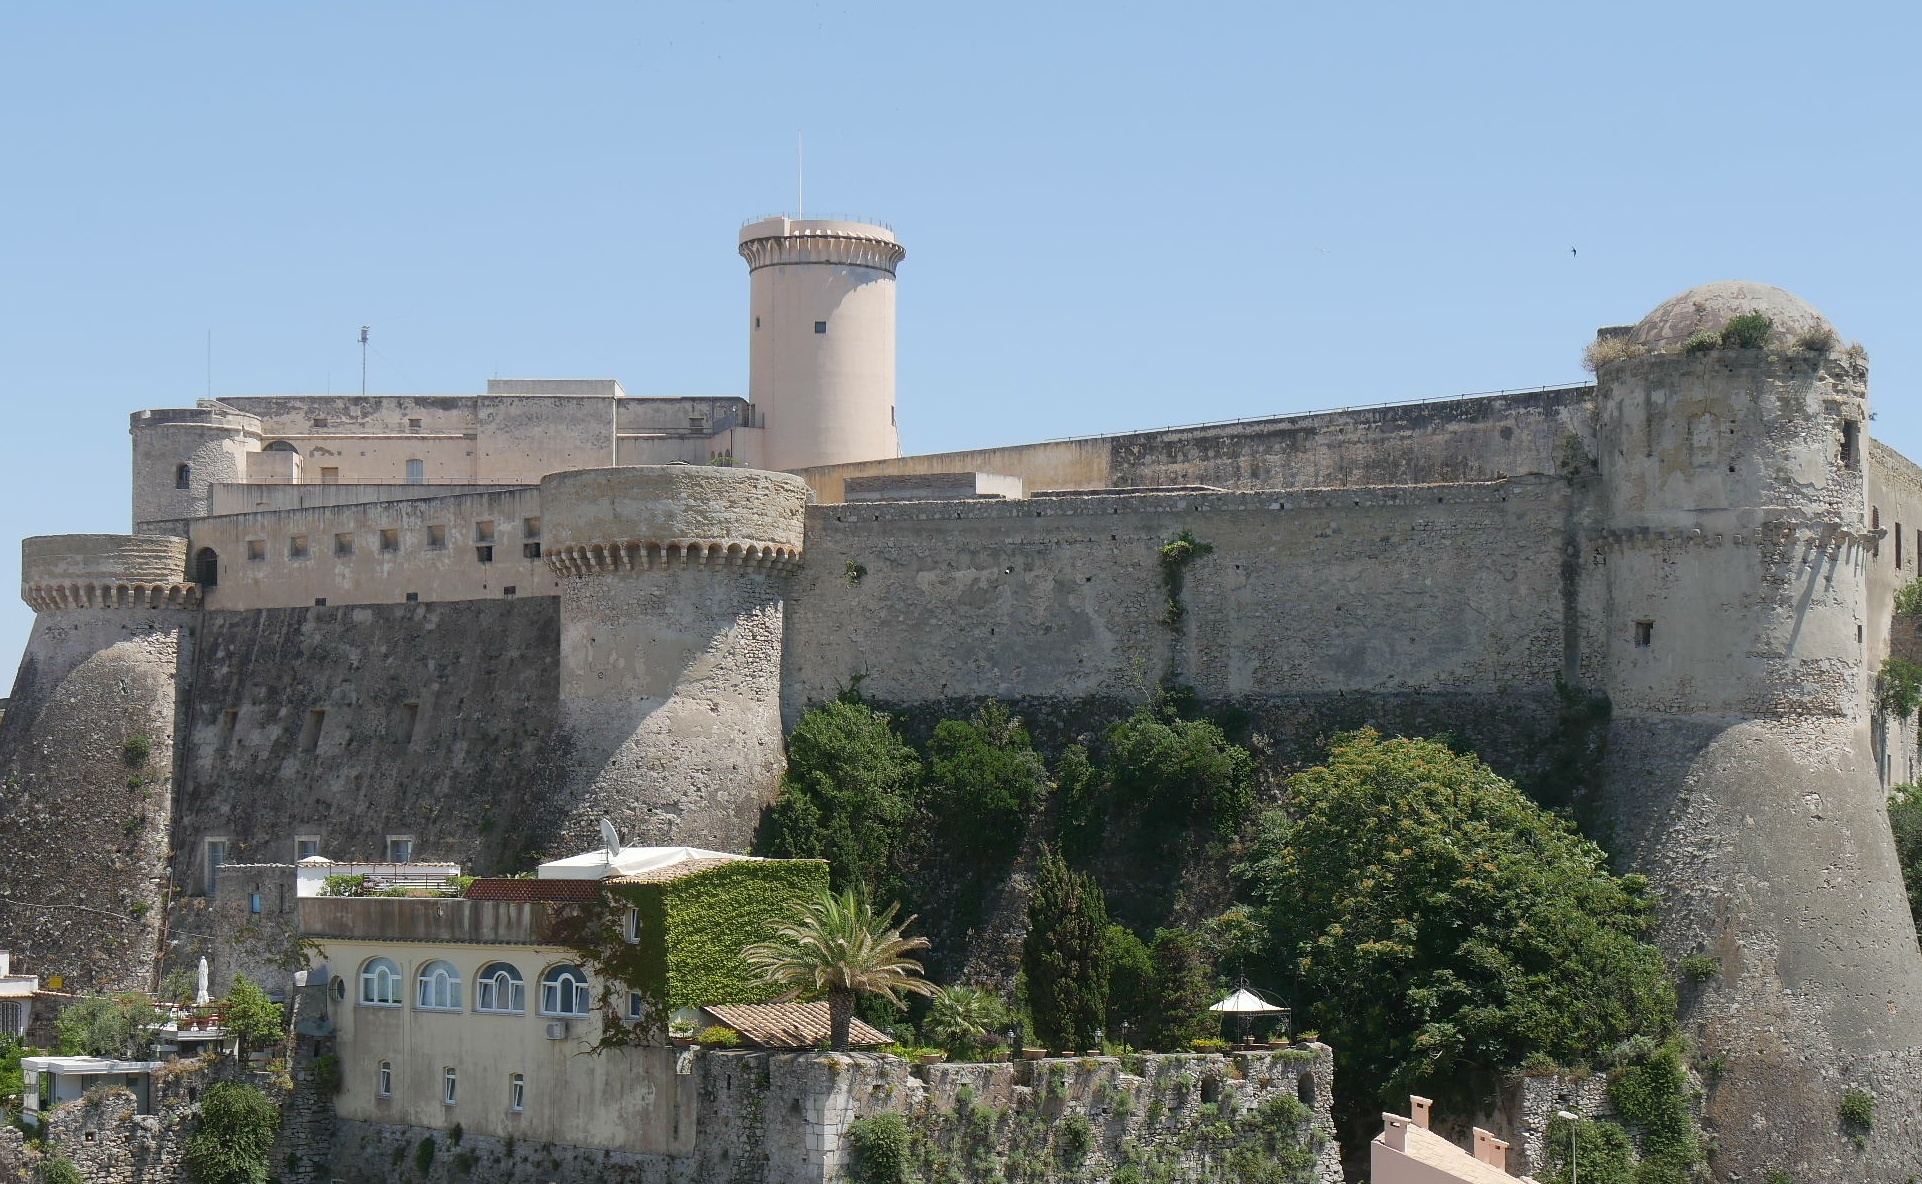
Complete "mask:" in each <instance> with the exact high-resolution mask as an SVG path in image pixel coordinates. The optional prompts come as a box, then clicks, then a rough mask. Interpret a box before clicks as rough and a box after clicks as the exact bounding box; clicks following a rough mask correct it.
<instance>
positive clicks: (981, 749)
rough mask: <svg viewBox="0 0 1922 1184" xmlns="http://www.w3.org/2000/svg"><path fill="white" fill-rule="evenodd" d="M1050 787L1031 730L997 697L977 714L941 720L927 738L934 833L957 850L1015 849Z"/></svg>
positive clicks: (999, 853) (993, 854) (985, 854)
mask: <svg viewBox="0 0 1922 1184" xmlns="http://www.w3.org/2000/svg"><path fill="white" fill-rule="evenodd" d="M1047 788H1048V768H1047V765H1046V764H1044V763H1043V762H1042V760H1041V757H1040V756H1039V755H1038V754H1036V752H1035V751H1034V744H1033V742H1032V741H1031V740H1030V739H1029V737H1028V730H1027V729H1026V728H1024V727H1022V726H1021V721H1020V720H1018V719H1016V718H1014V716H1013V715H1011V714H1009V712H1008V709H1007V708H1006V707H1005V706H1003V705H1002V704H1000V703H989V704H988V705H987V706H985V707H983V708H982V709H981V710H980V711H978V712H976V713H975V715H974V718H972V719H967V720H959V719H949V720H942V721H941V723H940V724H938V725H936V727H935V729H934V736H933V738H932V739H931V740H929V741H928V785H927V792H926V794H925V799H926V801H927V804H928V807H929V809H930V810H931V811H932V812H933V814H934V816H935V820H936V833H937V834H938V835H939V836H940V837H941V839H942V841H943V842H945V843H946V844H947V845H948V846H949V848H950V849H951V850H953V851H955V852H956V853H957V854H960V855H963V856H972V857H979V858H989V859H994V858H1003V859H1005V858H1006V857H1008V856H1010V855H1012V854H1014V851H1015V849H1016V848H1017V847H1018V846H1020V844H1021V836H1022V835H1024V834H1025V833H1027V829H1028V818H1029V815H1030V814H1031V813H1032V812H1033V810H1034V807H1035V804H1036V803H1037V802H1039V801H1040V800H1041V797H1042V795H1043V794H1044V793H1046V792H1047Z"/></svg>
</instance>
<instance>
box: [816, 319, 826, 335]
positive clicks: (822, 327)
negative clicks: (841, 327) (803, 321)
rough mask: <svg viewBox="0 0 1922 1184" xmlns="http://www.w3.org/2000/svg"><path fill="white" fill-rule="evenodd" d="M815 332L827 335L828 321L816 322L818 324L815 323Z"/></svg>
mask: <svg viewBox="0 0 1922 1184" xmlns="http://www.w3.org/2000/svg"><path fill="white" fill-rule="evenodd" d="M814 331H815V332H816V333H825V332H827V331H828V323H827V322H826V321H816V322H814Z"/></svg>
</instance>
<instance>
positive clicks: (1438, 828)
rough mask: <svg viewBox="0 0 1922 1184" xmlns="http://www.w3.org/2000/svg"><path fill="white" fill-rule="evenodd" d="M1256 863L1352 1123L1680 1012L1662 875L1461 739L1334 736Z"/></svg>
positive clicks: (1265, 825)
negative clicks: (1630, 872)
mask: <svg viewBox="0 0 1922 1184" xmlns="http://www.w3.org/2000/svg"><path fill="white" fill-rule="evenodd" d="M1239 871H1240V873H1241V874H1242V876H1243V877H1244V878H1245V880H1246V882H1247V885H1248V888H1249V890H1250V892H1251V894H1252V895H1253V897H1254V899H1255V900H1256V901H1257V902H1258V903H1259V905H1260V906H1261V907H1260V911H1259V915H1260V917H1261V918H1262V919H1263V922H1264V924H1266V925H1267V926H1268V928H1269V930H1270V933H1271V941H1270V943H1269V948H1270V949H1272V950H1274V951H1276V952H1277V954H1278V955H1279V956H1280V957H1281V962H1280V964H1279V965H1277V966H1276V967H1274V971H1275V973H1276V976H1277V983H1278V985H1279V984H1280V983H1281V982H1286V983H1288V984H1289V985H1291V986H1292V988H1293V991H1292V993H1293V994H1294V995H1295V997H1296V998H1298V999H1304V1000H1309V1001H1311V1002H1310V1003H1309V1006H1308V1009H1307V1015H1306V1016H1304V1017H1302V1018H1304V1019H1310V1020H1312V1021H1313V1022H1312V1023H1310V1024H1309V1025H1307V1026H1309V1027H1312V1028H1314V1029H1317V1030H1318V1032H1319V1033H1320V1034H1322V1035H1325V1036H1326V1037H1327V1039H1328V1042H1329V1043H1330V1044H1332V1045H1334V1047H1335V1049H1336V1056H1337V1068H1338V1071H1337V1074H1336V1078H1335V1080H1336V1103H1337V1109H1338V1111H1339V1112H1340V1115H1341V1116H1342V1118H1343V1121H1344V1122H1345V1123H1346V1124H1348V1129H1351V1130H1356V1129H1359V1126H1360V1124H1361V1123H1362V1122H1363V1121H1364V1120H1368V1121H1372V1120H1373V1118H1374V1116H1376V1115H1379V1114H1380V1113H1381V1112H1382V1111H1383V1110H1385V1109H1388V1108H1389V1106H1390V1105H1392V1104H1397V1103H1398V1102H1399V1100H1400V1098H1401V1097H1403V1096H1405V1095H1407V1094H1409V1093H1427V1094H1428V1096H1430V1097H1435V1098H1437V1100H1438V1101H1441V1102H1442V1104H1443V1105H1444V1106H1445V1107H1460V1108H1462V1109H1468V1108H1470V1107H1471V1106H1473V1105H1474V1104H1476V1103H1478V1102H1479V1101H1481V1100H1482V1099H1483V1098H1485V1097H1487V1096H1488V1094H1489V1091H1492V1088H1493V1082H1494V1079H1495V1078H1496V1077H1497V1076H1498V1075H1500V1074H1503V1073H1507V1072H1512V1071H1514V1070H1515V1069H1517V1068H1519V1067H1521V1065H1522V1063H1523V1061H1524V1058H1526V1057H1528V1056H1529V1055H1530V1054H1531V1053H1539V1054H1540V1055H1542V1056H1544V1057H1547V1058H1549V1059H1550V1060H1552V1061H1553V1062H1555V1063H1559V1064H1573V1063H1579V1062H1582V1061H1584V1060H1586V1059H1588V1058H1591V1057H1593V1056H1594V1055H1596V1054H1597V1053H1598V1052H1599V1051H1601V1050H1604V1049H1609V1048H1613V1047H1614V1046H1616V1045H1617V1044H1620V1043H1621V1042H1622V1041H1624V1040H1626V1039H1628V1038H1629V1037H1631V1036H1635V1035H1640V1034H1647V1035H1650V1036H1654V1037H1657V1038H1663V1037H1666V1036H1667V1034H1668V1033H1669V1032H1670V1031H1671V1030H1672V1029H1673V1027H1674V1025H1675V1014H1676V994H1675V987H1674V984H1673V982H1672V980H1671V979H1670V972H1669V969H1668V966H1667V964H1666V963H1665V961H1664V960H1663V958H1662V955H1661V953H1660V951H1658V950H1657V949H1656V948H1655V947H1654V946H1653V945H1650V944H1649V943H1648V942H1646V941H1645V940H1643V939H1644V937H1645V935H1646V934H1647V933H1648V932H1649V930H1650V928H1651V925H1652V908H1653V901H1652V900H1651V898H1650V896H1649V894H1648V891H1647V882H1646V880H1644V879H1643V878H1642V877H1640V876H1623V877H1620V878H1617V877H1615V876H1612V875H1610V874H1609V873H1608V871H1607V857H1606V855H1605V854H1604V853H1603V852H1602V851H1601V850H1600V849H1599V848H1598V847H1596V846H1595V844H1593V843H1591V842H1589V841H1588V840H1586V839H1584V838H1582V837H1581V836H1580V835H1579V834H1577V833H1576V831H1575V830H1574V828H1573V826H1572V825H1571V824H1570V823H1568V822H1567V821H1565V820H1563V819H1561V818H1559V817H1557V816H1555V815H1554V814H1551V813H1549V812H1548V811H1546V810H1544V809H1542V808H1541V807H1540V806H1538V805H1536V804H1535V803H1534V802H1532V801H1530V800H1529V799H1528V798H1527V797H1526V796H1525V795H1523V794H1522V793H1521V792H1520V791H1519V790H1518V789H1517V788H1516V787H1515V785H1514V784H1513V783H1512V782H1510V781H1508V780H1506V779H1505V778H1503V777H1500V776H1499V775H1497V774H1496V773H1495V772H1494V771H1493V770H1491V769H1489V768H1488V766H1487V765H1485V764H1483V763H1482V762H1481V761H1480V760H1478V759H1476V758H1475V757H1473V756H1471V755H1464V754H1459V753H1456V752H1454V751H1452V750H1450V749H1449V748H1448V747H1447V746H1445V745H1442V744H1437V743H1434V742H1432V741H1427V740H1413V739H1392V740H1391V739H1384V738H1383V737H1382V736H1380V735H1379V734H1378V733H1376V732H1374V731H1373V730H1370V729H1364V730H1362V731H1360V732H1355V733H1350V734H1347V735H1343V736H1339V737H1337V738H1336V739H1335V740H1334V741H1333V743H1332V744H1331V746H1330V749H1329V753H1328V760H1327V763H1326V764H1325V765H1322V766H1320V767H1316V768H1311V769H1308V770H1305V771H1304V772H1301V773H1298V774H1296V775H1295V776H1294V777H1292V778H1290V780H1289V784H1288V793H1287V797H1286V799H1285V800H1284V808H1283V809H1280V810H1277V811H1274V812H1271V813H1269V814H1268V815H1266V816H1265V817H1264V818H1263V820H1262V823H1261V827H1260V832H1259V835H1258V837H1257V841H1256V843H1255V847H1254V852H1253V858H1252V859H1250V860H1249V861H1248V862H1246V863H1245V864H1243V865H1242V866H1241V868H1240V869H1239ZM1303 1035H1304V1037H1305V1036H1306V1033H1304V1034H1303Z"/></svg>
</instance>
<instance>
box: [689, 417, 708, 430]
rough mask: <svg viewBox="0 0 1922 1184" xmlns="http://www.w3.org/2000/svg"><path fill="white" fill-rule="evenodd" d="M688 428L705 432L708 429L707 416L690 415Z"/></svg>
mask: <svg viewBox="0 0 1922 1184" xmlns="http://www.w3.org/2000/svg"><path fill="white" fill-rule="evenodd" d="M687 430H688V431H690V432H705V431H706V430H707V416H705V415H690V416H688V417H687Z"/></svg>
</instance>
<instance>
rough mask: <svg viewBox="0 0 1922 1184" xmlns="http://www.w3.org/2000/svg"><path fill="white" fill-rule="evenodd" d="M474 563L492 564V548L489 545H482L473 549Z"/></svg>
mask: <svg viewBox="0 0 1922 1184" xmlns="http://www.w3.org/2000/svg"><path fill="white" fill-rule="evenodd" d="M474 562H476V563H492V562H494V548H493V547H492V546H491V545H482V546H479V547H475V548H474Z"/></svg>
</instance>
